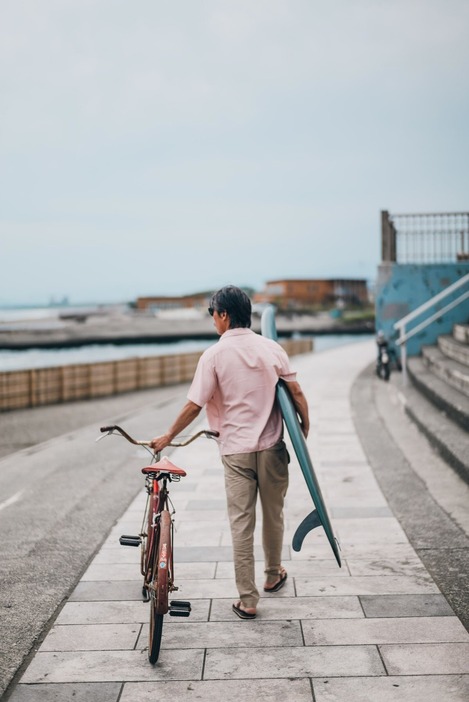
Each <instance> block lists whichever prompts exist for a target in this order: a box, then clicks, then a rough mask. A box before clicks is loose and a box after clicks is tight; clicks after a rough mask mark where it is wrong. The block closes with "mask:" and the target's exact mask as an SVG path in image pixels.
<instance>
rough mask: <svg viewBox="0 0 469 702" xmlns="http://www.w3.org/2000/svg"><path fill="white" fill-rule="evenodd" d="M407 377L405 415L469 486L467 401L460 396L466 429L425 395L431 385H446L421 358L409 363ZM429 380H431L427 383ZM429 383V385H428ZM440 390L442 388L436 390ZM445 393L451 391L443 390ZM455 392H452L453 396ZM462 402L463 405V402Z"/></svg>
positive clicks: (468, 405) (468, 403) (402, 391)
mask: <svg viewBox="0 0 469 702" xmlns="http://www.w3.org/2000/svg"><path fill="white" fill-rule="evenodd" d="M408 371H409V376H410V377H411V378H412V381H413V383H414V384H415V385H411V384H409V385H408V386H407V387H406V388H402V389H401V393H402V395H403V397H404V398H405V411H406V413H407V414H408V415H409V417H410V418H411V419H412V420H413V421H414V422H415V423H416V424H417V426H418V427H419V429H420V430H421V431H422V432H423V433H424V434H425V435H426V436H427V438H428V439H429V441H430V442H431V444H432V445H433V446H434V447H435V449H436V450H437V451H438V453H439V454H440V455H441V456H442V458H443V459H444V460H445V461H446V462H447V463H448V464H449V465H450V466H451V467H452V468H453V469H454V470H455V471H456V472H457V473H458V474H459V475H460V476H461V478H463V480H465V481H466V482H467V483H468V484H469V450H468V443H469V442H468V433H467V432H468V429H469V400H467V398H465V396H464V395H461V393H459V395H460V397H461V398H462V400H463V402H462V405H464V407H462V406H461V407H460V411H461V414H462V415H463V416H465V427H466V428H463V427H462V426H460V424H456V423H455V422H454V421H453V417H451V418H450V416H449V414H448V412H446V411H443V410H441V409H439V408H438V407H437V406H436V405H435V404H433V401H429V400H428V399H427V397H426V396H425V395H424V392H425V391H424V390H423V387H425V388H427V387H432V385H433V388H434V384H437V385H438V384H441V385H443V386H444V385H445V384H444V383H443V381H441V380H439V379H438V378H436V377H435V376H433V377H431V376H432V374H431V373H430V371H428V369H427V368H426V367H425V365H424V364H423V362H422V360H421V359H420V358H411V359H409V363H408ZM429 376H430V380H429ZM427 383H428V385H427ZM439 389H441V388H439ZM446 390H450V391H451V388H448V386H446ZM456 392H457V391H454V394H456ZM464 401H465V402H464Z"/></svg>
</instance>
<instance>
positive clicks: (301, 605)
mask: <svg viewBox="0 0 469 702" xmlns="http://www.w3.org/2000/svg"><path fill="white" fill-rule="evenodd" d="M232 603H233V599H226V600H222V599H219V600H214V601H213V602H212V609H211V611H210V621H233V619H234V618H235V616H236V615H235V614H234V613H233V612H232V610H231V605H232ZM336 617H340V618H344V619H350V618H361V617H363V610H362V608H361V606H360V602H359V599H358V597H285V598H283V599H277V598H274V597H266V598H263V599H262V600H261V601H260V603H259V610H258V619H259V620H262V621H268V620H270V621H274V620H282V621H285V620H286V621H288V620H291V619H327V618H336Z"/></svg>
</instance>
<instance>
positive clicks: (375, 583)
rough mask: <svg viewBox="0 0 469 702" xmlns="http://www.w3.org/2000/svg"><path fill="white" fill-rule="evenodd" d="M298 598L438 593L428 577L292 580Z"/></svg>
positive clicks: (373, 576) (381, 576)
mask: <svg viewBox="0 0 469 702" xmlns="http://www.w3.org/2000/svg"><path fill="white" fill-rule="evenodd" d="M295 584H296V592H297V595H298V597H306V596H309V597H317V596H319V595H334V594H337V595H393V594H397V595H399V594H409V595H412V594H425V593H434V594H438V593H439V590H438V588H437V586H436V585H435V583H434V582H433V580H432V579H431V578H430V576H429V575H428V574H425V575H424V576H419V575H416V576H414V577H407V576H405V575H369V576H366V577H356V576H351V577H349V578H332V577H331V578H328V579H322V578H299V577H298V578H295Z"/></svg>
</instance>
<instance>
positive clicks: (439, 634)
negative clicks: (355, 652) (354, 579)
mask: <svg viewBox="0 0 469 702" xmlns="http://www.w3.org/2000/svg"><path fill="white" fill-rule="evenodd" d="M303 633H304V639H305V644H306V645H307V646H324V645H327V646H337V645H341V644H342V645H352V646H353V645H357V644H358V645H362V644H386V643H442V642H469V633H468V632H467V631H466V629H465V628H464V627H463V625H462V624H461V622H460V621H459V619H458V618H457V617H408V618H407V617H406V618H388V619H321V620H313V621H304V622H303Z"/></svg>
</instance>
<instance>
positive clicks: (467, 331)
mask: <svg viewBox="0 0 469 702" xmlns="http://www.w3.org/2000/svg"><path fill="white" fill-rule="evenodd" d="M453 337H454V338H455V339H456V341H460V342H461V343H462V344H469V324H455V325H454V327H453Z"/></svg>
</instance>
